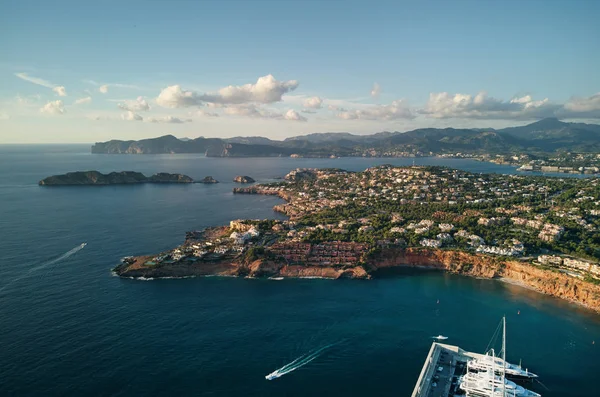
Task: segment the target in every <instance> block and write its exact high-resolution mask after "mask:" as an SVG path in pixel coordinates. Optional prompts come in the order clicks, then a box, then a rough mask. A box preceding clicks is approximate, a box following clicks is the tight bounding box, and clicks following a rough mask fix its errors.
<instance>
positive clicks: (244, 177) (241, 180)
mask: <svg viewBox="0 0 600 397" xmlns="http://www.w3.org/2000/svg"><path fill="white" fill-rule="evenodd" d="M233 181H234V182H237V183H254V182H256V181H255V180H254V179H253V178H251V177H249V176H247V175H238V176H236V177H235V178H233Z"/></svg>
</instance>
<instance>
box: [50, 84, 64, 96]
mask: <svg viewBox="0 0 600 397" xmlns="http://www.w3.org/2000/svg"><path fill="white" fill-rule="evenodd" d="M52 91H54V92H55V93H56V94H57V95H58V96H67V90H66V89H65V87H64V86H62V85H58V86H56V87H54V88H52Z"/></svg>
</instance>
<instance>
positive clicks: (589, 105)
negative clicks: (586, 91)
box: [557, 92, 600, 119]
mask: <svg viewBox="0 0 600 397" xmlns="http://www.w3.org/2000/svg"><path fill="white" fill-rule="evenodd" d="M557 113H558V115H560V116H563V117H571V118H578V117H579V118H593V119H598V118H600V92H599V93H597V94H594V95H592V96H590V97H587V98H581V97H573V98H571V99H569V100H568V101H567V103H565V104H564V106H563V109H561V110H560V111H559V112H557Z"/></svg>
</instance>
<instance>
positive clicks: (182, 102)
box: [156, 85, 202, 108]
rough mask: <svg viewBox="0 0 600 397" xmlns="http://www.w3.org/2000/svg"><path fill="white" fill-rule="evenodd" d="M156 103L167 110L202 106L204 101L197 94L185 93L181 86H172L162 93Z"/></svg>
mask: <svg viewBox="0 0 600 397" xmlns="http://www.w3.org/2000/svg"><path fill="white" fill-rule="evenodd" d="M156 103H158V104H159V105H160V106H162V107H165V108H185V107H190V106H197V105H200V104H201V103H202V101H200V99H199V98H198V94H196V93H195V92H193V91H184V90H182V89H181V86H179V85H172V86H170V87H167V88H165V89H163V90H162V91H161V92H160V94H159V95H158V98H156Z"/></svg>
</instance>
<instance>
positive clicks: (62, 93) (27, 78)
mask: <svg viewBox="0 0 600 397" xmlns="http://www.w3.org/2000/svg"><path fill="white" fill-rule="evenodd" d="M15 76H17V77H18V78H20V79H21V80H25V81H27V82H29V83H32V84H37V85H41V86H42V87H46V88H51V89H52V91H54V92H55V93H56V94H58V96H67V91H66V89H65V87H63V86H62V85H60V86H59V85H56V84H52V83H51V82H49V81H48V80H44V79H40V78H39V77H33V76H29V75H28V74H27V73H15Z"/></svg>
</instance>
